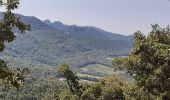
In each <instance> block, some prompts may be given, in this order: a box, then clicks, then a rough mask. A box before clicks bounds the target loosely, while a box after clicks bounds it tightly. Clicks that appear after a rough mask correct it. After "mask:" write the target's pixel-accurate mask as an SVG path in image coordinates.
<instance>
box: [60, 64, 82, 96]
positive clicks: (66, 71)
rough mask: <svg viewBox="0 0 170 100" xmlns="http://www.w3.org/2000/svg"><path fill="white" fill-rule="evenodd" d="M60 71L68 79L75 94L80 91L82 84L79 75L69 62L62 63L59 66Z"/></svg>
mask: <svg viewBox="0 0 170 100" xmlns="http://www.w3.org/2000/svg"><path fill="white" fill-rule="evenodd" d="M58 71H59V72H60V73H61V74H62V75H64V77H65V78H66V79H67V84H68V86H69V89H70V92H71V93H73V94H76V93H79V92H80V89H81V86H80V84H79V78H78V76H77V75H76V74H75V73H74V72H73V71H72V70H71V69H70V67H69V65H68V64H62V65H60V66H59V67H58Z"/></svg>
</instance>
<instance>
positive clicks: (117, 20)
mask: <svg viewBox="0 0 170 100" xmlns="http://www.w3.org/2000/svg"><path fill="white" fill-rule="evenodd" d="M15 12H17V13H20V14H24V15H27V16H36V17H38V18H40V19H42V20H45V19H50V20H52V21H54V20H57V21H61V22H63V23H64V24H68V25H71V24H76V25H81V26H86V25H87V26H96V27H99V28H102V29H104V30H106V31H110V32H113V33H120V34H124V35H129V34H133V33H134V32H136V31H137V30H141V31H143V32H144V33H145V34H146V33H147V32H148V31H149V30H150V29H151V24H156V23H158V24H160V25H161V26H166V25H168V24H170V1H168V0H21V5H20V8H19V9H18V10H16V11H15Z"/></svg>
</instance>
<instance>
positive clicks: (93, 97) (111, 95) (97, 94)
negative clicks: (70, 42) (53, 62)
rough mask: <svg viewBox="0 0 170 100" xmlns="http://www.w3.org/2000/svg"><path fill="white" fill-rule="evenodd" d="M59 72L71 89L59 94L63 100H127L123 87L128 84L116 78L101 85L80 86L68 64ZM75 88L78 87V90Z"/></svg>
mask: <svg viewBox="0 0 170 100" xmlns="http://www.w3.org/2000/svg"><path fill="white" fill-rule="evenodd" d="M58 70H59V72H60V73H61V74H63V75H64V77H65V78H66V79H67V84H68V86H69V89H70V91H69V92H68V91H64V92H61V93H60V94H59V98H60V99H61V98H62V99H61V100H64V99H65V100H74V99H73V98H72V97H78V100H124V99H125V96H124V88H123V87H125V86H126V83H125V82H124V81H122V80H120V79H119V78H117V77H116V76H112V77H108V78H105V79H104V80H102V81H101V83H96V84H84V85H80V83H79V80H78V79H77V78H78V77H77V76H76V75H75V74H74V73H73V72H72V71H71V70H70V68H69V65H68V64H62V65H61V66H60V67H59V69H58ZM75 80H77V81H75ZM74 84H76V85H74ZM75 86H78V88H76V87H75ZM80 86H81V87H80Z"/></svg>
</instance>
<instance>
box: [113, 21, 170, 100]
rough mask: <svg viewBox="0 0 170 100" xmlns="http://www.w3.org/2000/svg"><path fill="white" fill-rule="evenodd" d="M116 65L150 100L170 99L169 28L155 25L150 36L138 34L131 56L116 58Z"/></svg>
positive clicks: (136, 34)
mask: <svg viewBox="0 0 170 100" xmlns="http://www.w3.org/2000/svg"><path fill="white" fill-rule="evenodd" d="M113 65H114V66H117V68H118V69H121V70H122V69H126V70H127V71H128V72H129V73H131V75H133V76H134V78H135V83H136V84H137V86H138V87H139V88H142V89H143V90H144V92H146V94H148V96H149V97H155V98H162V99H165V100H167V99H170V95H169V94H170V73H169V72H170V28H169V26H168V27H166V28H161V27H159V25H157V24H156V25H152V31H151V32H150V33H149V35H148V36H144V35H143V34H142V33H141V32H136V33H135V42H134V48H133V51H132V54H131V55H130V56H129V57H127V58H117V59H115V60H114V61H113Z"/></svg>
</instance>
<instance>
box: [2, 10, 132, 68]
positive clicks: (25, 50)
mask: <svg viewBox="0 0 170 100" xmlns="http://www.w3.org/2000/svg"><path fill="white" fill-rule="evenodd" d="M16 15H18V16H19V17H20V18H21V19H22V21H23V22H25V23H27V24H30V25H31V30H32V31H30V32H26V33H25V34H20V33H17V31H15V32H16V35H17V38H16V39H15V41H13V42H11V43H9V44H7V46H6V49H5V51H4V52H3V53H2V54H1V58H3V59H6V60H7V61H10V62H12V61H15V63H17V61H18V63H19V62H26V61H28V60H29V61H30V62H32V63H35V64H42V65H48V66H57V65H58V64H61V63H69V64H71V65H72V66H74V67H76V68H79V67H81V68H82V67H86V66H88V65H90V64H100V65H104V66H111V60H110V59H108V58H113V57H117V56H126V55H128V54H129V53H130V50H131V48H132V36H123V35H120V34H115V33H110V32H107V31H104V30H102V29H99V28H96V27H92V26H84V27H82V26H77V25H64V24H63V23H61V22H58V21H56V22H53V23H52V22H50V21H49V20H45V21H41V20H40V19H38V18H36V17H29V16H23V15H19V14H16ZM0 17H2V13H0Z"/></svg>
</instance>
